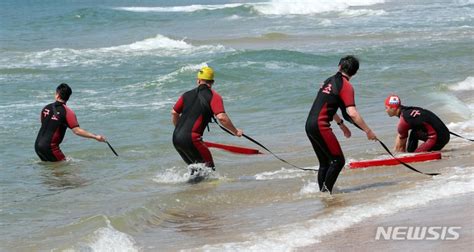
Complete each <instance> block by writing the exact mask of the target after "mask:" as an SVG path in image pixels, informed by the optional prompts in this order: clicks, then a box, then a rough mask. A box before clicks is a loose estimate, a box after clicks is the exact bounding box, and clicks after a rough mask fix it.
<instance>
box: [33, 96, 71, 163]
mask: <svg viewBox="0 0 474 252" xmlns="http://www.w3.org/2000/svg"><path fill="white" fill-rule="evenodd" d="M40 118H41V129H40V131H39V132H38V136H37V137H36V141H35V151H36V154H38V156H39V157H40V159H41V160H43V161H51V162H55V161H61V160H65V159H66V157H65V156H64V154H63V153H62V151H61V149H60V148H59V144H61V142H62V141H63V138H64V135H65V134H66V129H67V128H70V129H73V128H75V127H79V123H78V122H77V118H76V114H75V113H74V111H72V110H71V109H70V108H69V107H68V106H66V104H65V103H62V102H59V101H56V102H53V103H51V104H48V105H46V106H45V107H44V108H43V110H42V111H41V115H40Z"/></svg>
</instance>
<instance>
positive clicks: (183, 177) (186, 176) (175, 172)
mask: <svg viewBox="0 0 474 252" xmlns="http://www.w3.org/2000/svg"><path fill="white" fill-rule="evenodd" d="M192 168H193V169H199V170H200V172H199V174H201V175H202V176H203V177H205V178H206V180H209V179H210V180H214V179H219V178H220V176H219V174H217V173H215V172H213V171H212V169H211V168H209V167H206V166H205V165H204V164H191V165H189V166H188V169H187V170H186V171H185V172H184V173H183V170H182V169H180V168H177V167H173V168H168V169H166V170H164V171H160V172H158V173H157V174H156V176H155V177H154V178H153V179H152V180H153V181H154V182H156V183H160V184H181V183H185V182H188V181H189V180H192V179H193V176H191V175H190V172H189V171H190V169H192Z"/></svg>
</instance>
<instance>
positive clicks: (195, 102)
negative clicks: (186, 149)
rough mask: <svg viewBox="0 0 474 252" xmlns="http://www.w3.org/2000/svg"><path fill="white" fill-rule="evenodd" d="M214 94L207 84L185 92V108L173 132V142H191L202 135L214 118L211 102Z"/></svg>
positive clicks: (183, 97)
mask: <svg viewBox="0 0 474 252" xmlns="http://www.w3.org/2000/svg"><path fill="white" fill-rule="evenodd" d="M213 94H214V92H213V91H212V90H211V89H209V88H208V87H207V86H205V85H199V86H198V87H196V88H194V89H192V90H189V91H187V92H186V93H184V94H183V96H182V99H183V101H182V102H183V109H182V113H181V117H180V120H179V121H178V123H177V124H176V127H175V129H174V132H173V143H175V144H180V143H183V142H187V143H189V141H190V140H197V139H198V138H199V137H201V136H202V134H203V132H204V129H205V128H206V127H207V125H208V124H209V122H210V121H211V118H212V114H213V113H212V110H211V106H210V103H211V100H212V97H213ZM190 133H191V134H190Z"/></svg>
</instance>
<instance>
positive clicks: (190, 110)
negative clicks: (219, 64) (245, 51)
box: [171, 66, 243, 174]
mask: <svg viewBox="0 0 474 252" xmlns="http://www.w3.org/2000/svg"><path fill="white" fill-rule="evenodd" d="M196 84H197V85H198V86H197V87H196V88H194V89H191V90H189V91H187V92H185V93H184V94H183V95H181V96H180V97H179V99H178V100H177V101H176V103H175V105H174V106H173V109H172V110H171V121H172V123H173V125H174V126H175V129H174V131H173V145H174V147H175V149H176V151H178V153H179V155H180V156H181V158H182V159H183V160H184V162H186V163H187V164H188V165H190V164H196V163H203V164H205V165H206V166H207V167H210V168H213V169H214V161H213V159H212V154H211V152H210V151H209V148H207V146H206V145H205V144H204V142H203V141H202V134H203V133H204V129H205V128H206V127H207V125H208V124H209V122H210V121H211V118H212V116H215V117H216V118H217V120H219V122H220V123H221V124H222V125H223V126H224V127H226V128H227V129H229V130H230V131H231V132H232V133H233V134H235V135H236V136H239V137H240V136H242V134H243V132H242V130H240V129H237V128H235V126H234V125H233V124H232V121H231V120H230V118H229V117H228V116H227V114H226V113H225V110H224V102H223V100H222V97H221V96H220V95H219V93H217V92H216V91H214V90H213V89H212V85H214V70H213V69H212V68H210V67H207V66H206V67H203V68H201V70H199V72H198V74H197V80H196ZM191 174H193V171H191Z"/></svg>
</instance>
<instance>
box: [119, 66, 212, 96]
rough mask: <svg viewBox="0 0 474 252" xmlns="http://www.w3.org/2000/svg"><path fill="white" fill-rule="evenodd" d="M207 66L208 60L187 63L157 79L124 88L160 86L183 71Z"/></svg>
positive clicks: (172, 79) (196, 69) (171, 80)
mask: <svg viewBox="0 0 474 252" xmlns="http://www.w3.org/2000/svg"><path fill="white" fill-rule="evenodd" d="M205 66H208V64H207V63H206V62H202V63H200V64H191V65H186V66H183V67H180V68H179V69H178V70H176V71H173V72H171V73H168V74H165V75H161V76H160V77H158V78H157V79H155V80H152V81H146V82H141V83H136V84H131V85H127V86H125V87H124V88H125V89H127V90H129V89H132V90H136V88H148V87H152V86H154V87H160V86H162V85H163V84H165V83H170V82H173V81H176V80H177V77H178V76H179V75H180V74H182V73H188V72H197V71H198V70H199V69H201V68H202V67H205ZM132 90H130V91H132ZM130 91H129V92H130Z"/></svg>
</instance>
